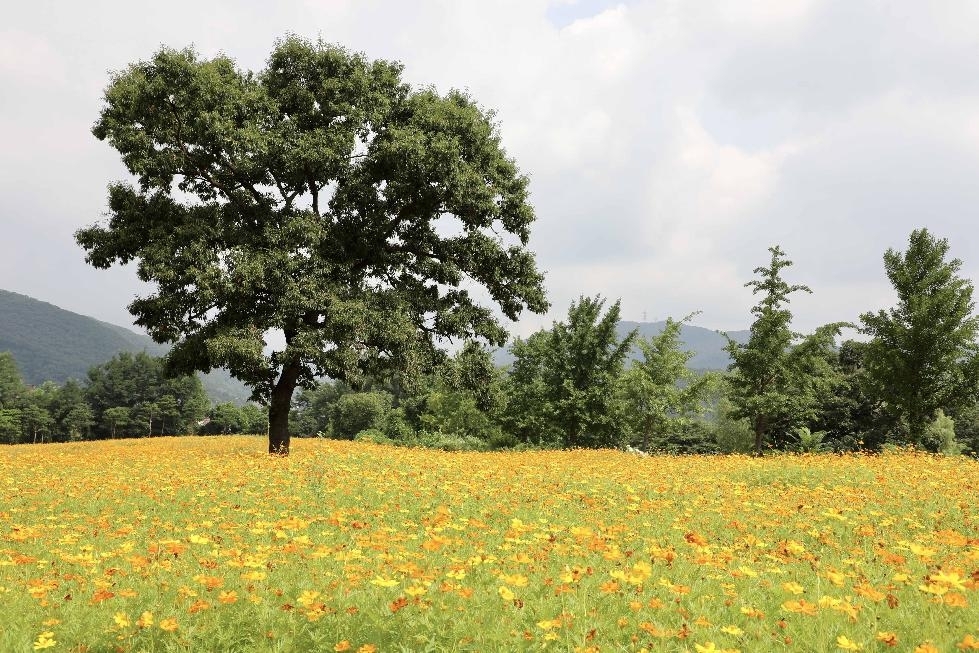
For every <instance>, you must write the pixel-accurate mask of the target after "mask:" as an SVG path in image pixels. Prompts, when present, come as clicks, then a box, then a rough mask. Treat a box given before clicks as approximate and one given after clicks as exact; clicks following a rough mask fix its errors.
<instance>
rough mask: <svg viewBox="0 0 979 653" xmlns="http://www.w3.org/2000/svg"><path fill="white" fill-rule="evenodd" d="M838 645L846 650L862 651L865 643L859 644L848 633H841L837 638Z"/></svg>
mask: <svg viewBox="0 0 979 653" xmlns="http://www.w3.org/2000/svg"><path fill="white" fill-rule="evenodd" d="M836 645H837V646H838V647H840V648H841V649H843V650H844V651H862V650H863V644H858V643H857V642H854V641H853V640H852V639H850V638H848V637H847V636H846V635H840V636H839V637H837V638H836Z"/></svg>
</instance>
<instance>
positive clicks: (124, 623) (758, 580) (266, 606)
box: [0, 437, 979, 653]
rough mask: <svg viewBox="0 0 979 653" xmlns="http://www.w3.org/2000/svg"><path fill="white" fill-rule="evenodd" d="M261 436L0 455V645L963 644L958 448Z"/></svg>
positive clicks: (966, 523)
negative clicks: (430, 446)
mask: <svg viewBox="0 0 979 653" xmlns="http://www.w3.org/2000/svg"><path fill="white" fill-rule="evenodd" d="M263 448H264V442H263V441H261V440H260V439H257V438H248V437H211V438H190V437H187V438H155V439H150V440H130V441H115V442H111V441H110V442H98V443H79V444H61V445H45V446H29V445H25V446H16V447H5V448H2V449H0V489H2V492H3V497H4V498H3V501H2V502H0V605H3V615H4V616H3V628H2V629H0V650H2V651H33V650H44V649H48V648H49V649H51V650H52V651H76V652H79V653H81V652H89V653H94V652H102V651H105V652H110V651H111V652H114V651H204V650H209V651H342V650H349V651H361V652H362V653H366V652H369V651H375V650H376V651H443V650H447V651H493V650H507V651H509V650H541V649H545V650H554V651H579V650H580V651H638V650H642V649H647V650H655V651H696V652H698V653H699V652H703V651H719V650H740V651H744V652H745V653H747V652H749V651H750V652H752V653H754V652H764V651H834V650H864V651H887V650H895V651H915V650H918V651H956V650H959V649H962V650H968V649H969V647H972V648H974V649H979V625H977V624H979V592H977V589H979V522H977V514H976V510H975V505H974V503H975V498H976V496H977V490H979V463H977V462H976V461H974V460H970V459H967V458H961V457H956V458H952V457H936V456H927V455H922V454H908V453H902V454H895V455H885V456H842V457H841V456H822V455H821V456H784V457H770V458H764V459H757V460H756V459H751V458H746V457H739V456H729V457H728V456H724V457H649V458H643V457H637V456H631V455H628V454H623V453H619V452H613V451H571V452H521V453H446V452H439V451H432V450H422V449H403V448H392V447H384V446H379V445H373V444H370V443H360V442H336V441H322V440H300V441H294V450H293V455H292V456H290V457H289V458H287V459H278V458H269V457H268V456H266V455H264V454H263V453H262V450H263ZM956 647H958V648H956Z"/></svg>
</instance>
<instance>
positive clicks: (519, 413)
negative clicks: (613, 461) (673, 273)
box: [507, 297, 636, 447]
mask: <svg viewBox="0 0 979 653" xmlns="http://www.w3.org/2000/svg"><path fill="white" fill-rule="evenodd" d="M604 305H605V300H604V299H602V298H601V297H596V298H594V299H592V298H586V297H581V298H579V300H578V301H577V302H573V303H572V304H571V307H570V309H569V310H568V320H567V322H555V323H554V326H553V327H552V328H551V329H550V331H542V332H538V333H536V334H534V335H532V336H531V337H530V338H528V339H527V340H517V342H516V343H515V344H514V346H513V350H512V351H513V355H514V356H515V361H514V363H513V366H512V368H511V369H510V377H509V383H508V384H507V386H508V397H507V414H508V416H507V420H508V425H509V428H510V430H511V432H513V433H514V434H516V435H518V437H520V438H521V439H522V440H523V441H524V442H532V443H536V444H545V443H548V442H552V441H553V439H554V438H555V437H556V438H557V439H558V442H559V443H560V444H561V445H562V446H565V447H603V446H604V447H614V446H617V445H619V444H620V441H621V438H622V430H623V420H622V410H621V405H620V402H619V400H618V397H617V393H616V390H617V387H618V380H619V377H620V376H621V374H622V371H623V367H624V362H625V358H626V356H627V355H628V353H629V350H630V348H631V347H632V345H633V342H634V341H635V338H636V333H635V331H633V332H630V333H629V334H627V335H626V337H625V338H623V339H622V340H619V339H618V337H617V334H616V324H617V323H618V321H619V312H620V306H619V302H618V301H616V302H615V304H613V305H612V306H611V307H609V309H608V311H607V312H606V313H605V315H604V316H603V315H602V309H603V307H604Z"/></svg>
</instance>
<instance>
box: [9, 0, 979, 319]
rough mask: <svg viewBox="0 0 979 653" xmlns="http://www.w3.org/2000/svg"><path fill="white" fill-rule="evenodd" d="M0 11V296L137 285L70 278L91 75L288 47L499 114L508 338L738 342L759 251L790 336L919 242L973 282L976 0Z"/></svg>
mask: <svg viewBox="0 0 979 653" xmlns="http://www.w3.org/2000/svg"><path fill="white" fill-rule="evenodd" d="M8 14H9V16H5V18H8V20H7V26H6V27H5V28H4V32H3V36H2V37H0V84H3V86H4V88H5V89H11V92H9V93H5V94H4V96H3V97H2V98H0V130H2V131H3V133H4V135H5V147H4V148H3V150H2V151H0V167H2V168H3V169H4V170H5V171H12V172H11V173H9V174H5V175H4V176H3V178H2V179H0V221H2V223H3V225H2V226H3V230H4V236H5V238H4V239H2V240H0V287H4V288H9V289H10V290H15V291H20V292H27V293H28V294H32V295H35V296H38V297H40V298H42V299H47V300H49V301H54V302H55V303H59V304H62V305H65V306H67V307H69V308H72V309H73V310H78V311H81V312H89V313H94V314H96V315H100V316H103V317H111V319H113V320H115V321H124V316H125V313H124V311H123V310H122V308H121V307H122V306H124V305H125V304H126V303H128V301H129V300H130V299H131V294H132V292H135V288H136V287H137V286H136V284H135V281H134V280H133V279H132V275H131V272H119V273H111V274H110V273H105V272H96V271H92V270H89V269H87V268H85V267H84V266H83V265H82V264H81V262H80V259H81V253H80V251H78V250H77V248H74V246H73V245H72V244H71V238H70V233H71V232H73V231H74V230H75V229H76V228H78V227H79V226H82V225H84V224H88V223H90V222H92V221H93V220H94V219H95V218H96V217H98V215H99V213H100V212H101V211H103V203H104V190H103V189H104V186H105V184H106V182H108V181H109V180H111V179H113V178H116V177H118V176H120V175H121V167H120V165H119V164H118V161H117V158H116V157H115V155H114V154H113V153H112V152H111V150H109V148H108V147H107V146H105V145H104V144H101V143H98V142H97V141H95V139H93V138H92V137H91V136H90V134H88V129H89V126H90V125H91V124H92V122H93V121H94V120H95V118H96V115H97V112H98V108H99V104H100V98H99V94H100V90H101V88H102V87H103V86H104V85H105V83H106V82H107V71H108V70H111V69H118V68H121V67H123V66H125V65H126V64H127V63H129V62H131V61H134V60H137V59H141V58H146V57H148V56H150V55H151V54H152V53H153V52H154V51H155V50H156V49H157V48H158V47H159V45H160V44H161V43H166V44H168V45H172V46H176V47H182V46H184V45H187V44H190V43H194V44H195V45H196V47H197V48H198V50H199V51H200V52H202V53H203V54H205V55H208V56H209V55H211V54H214V53H216V52H218V51H224V52H226V53H227V54H229V55H231V56H232V57H235V58H237V59H238V60H239V62H240V64H241V65H242V66H244V67H249V68H258V67H261V66H262V64H263V62H264V59H265V57H266V55H267V53H268V51H269V49H270V48H271V46H272V43H273V41H274V40H275V39H276V38H278V37H281V36H282V35H284V34H285V33H286V32H294V33H298V34H300V35H303V36H307V37H311V38H316V37H322V38H323V39H324V40H326V41H331V42H340V43H343V44H345V45H346V46H348V47H350V48H351V49H353V50H359V51H364V52H366V53H367V54H368V55H369V56H371V57H375V58H388V59H398V60H400V61H402V62H403V63H404V65H405V76H406V78H407V79H408V80H410V81H411V82H413V83H416V84H434V85H435V86H436V87H437V88H439V89H441V90H446V89H448V88H451V87H457V88H466V89H468V90H469V91H470V92H471V94H472V95H473V96H474V97H475V98H476V99H477V100H478V101H479V102H480V103H482V104H483V105H484V106H486V107H488V108H491V109H494V110H496V111H497V117H498V121H499V124H500V128H501V133H502V136H503V141H504V144H505V146H506V147H507V149H508V151H509V152H510V153H511V155H512V156H514V157H515V158H516V160H517V161H518V163H519V165H520V167H521V169H522V170H524V171H526V172H527V173H528V174H530V176H531V192H532V196H533V200H534V203H535V206H536V209H537V214H538V223H537V225H536V229H535V231H534V236H533V239H532V247H533V248H534V249H535V250H537V251H538V254H539V262H540V265H541V267H542V268H544V269H546V270H548V271H549V277H548V287H549V290H550V294H551V299H552V302H553V304H554V312H553V313H552V315H551V316H549V317H547V318H543V319H537V318H530V319H528V320H527V321H526V322H525V323H524V324H523V325H521V326H520V327H519V328H520V329H521V331H522V332H525V331H526V329H527V328H528V325H532V326H533V327H536V326H538V325H539V324H546V323H548V322H549V319H550V317H560V316H561V315H563V314H564V313H565V311H566V309H567V306H568V304H569V303H570V301H571V300H572V299H574V298H576V297H577V296H578V295H579V294H598V293H601V294H603V295H605V296H608V297H611V298H615V297H619V296H621V297H622V298H623V309H624V311H625V315H626V317H628V318H631V319H639V318H640V317H641V314H642V311H647V313H648V314H649V316H650V317H653V316H658V317H665V316H666V315H674V316H682V315H684V314H686V313H687V312H689V311H691V310H695V309H702V310H703V311H704V313H703V315H702V316H701V317H700V318H699V320H700V321H701V323H703V324H705V325H708V326H720V327H725V328H732V329H733V328H743V327H745V326H747V324H748V323H749V321H750V315H749V313H748V310H749V308H750V306H751V305H752V304H753V303H754V301H753V298H752V297H751V294H750V291H749V290H748V289H746V288H744V287H743V284H744V282H745V281H747V280H749V278H750V276H751V270H752V269H753V268H754V267H756V266H758V265H761V264H763V263H765V262H766V259H767V251H766V248H767V247H768V246H769V245H771V244H774V243H781V244H782V245H783V247H784V248H785V249H786V250H787V252H788V254H789V257H790V258H792V259H793V260H795V261H796V266H795V267H793V268H791V269H790V270H791V276H792V278H793V280H795V281H800V282H804V283H808V284H809V285H811V286H812V287H813V290H814V291H815V293H814V295H812V297H810V298H801V297H800V298H799V299H798V300H796V301H795V302H793V306H794V308H796V311H795V312H796V315H797V317H798V326H799V328H802V329H807V328H811V327H813V326H815V325H817V324H819V323H822V322H826V321H830V320H839V319H854V318H855V317H856V315H857V314H858V313H859V312H861V311H863V310H867V309H869V308H875V307H880V306H882V305H886V302H889V301H890V300H891V298H890V295H889V294H888V292H889V291H888V287H887V283H886V280H885V279H884V278H883V272H882V267H881V263H880V261H881V255H882V253H883V251H884V249H886V248H887V247H903V246H904V244H905V242H906V238H907V234H908V233H909V232H910V230H911V229H912V228H914V227H916V226H922V225H924V226H929V227H931V228H933V230H934V231H935V232H936V233H938V234H939V235H943V236H947V237H949V238H950V240H951V242H952V246H953V253H954V254H955V255H957V256H960V257H962V258H963V259H965V261H966V271H967V272H968V273H969V274H974V273H975V272H976V271H979V248H975V249H973V248H971V247H970V243H971V242H973V241H975V240H976V239H977V236H979V230H977V227H976V221H975V219H974V208H973V207H974V206H976V205H977V202H979V190H977V188H979V186H977V185H976V184H975V183H974V180H973V173H972V171H973V170H975V169H976V165H977V163H979V118H976V116H979V58H977V57H975V52H976V49H977V47H979V29H976V27H975V26H976V25H977V24H979V20H977V19H979V5H976V4H975V3H971V2H967V1H965V0H963V1H960V2H955V1H952V0H948V1H943V2H928V3H923V2H917V1H914V0H894V1H891V2H878V1H876V0H869V1H867V2H852V0H767V1H763V0H744V1H740V2H730V1H728V0H712V1H708V2H682V1H678V0H669V1H665V2H664V1H662V0H656V1H654V0H632V1H627V2H620V3H616V2H611V1H605V0H581V1H576V0H504V1H501V2H495V3H486V2H477V1H475V0H473V1H467V2H461V1H452V0H429V1H421V2H414V3H400V2H393V1H381V0H367V1H358V2H352V1H339V0H329V1H327V0H324V1H322V2H301V1H298V0H296V1H292V2H288V1H287V2H280V3H276V4H274V5H270V4H268V3H263V2H258V1H257V0H254V1H251V2H245V3H237V2H236V3H231V2H227V1H226V2H215V3H209V4H205V5H202V4H201V3H196V2H189V1H188V0H177V1H176V2H172V3H157V4H152V5H149V4H148V5H145V6H142V7H141V8H140V9H139V10H136V11H134V10H133V8H132V6H131V5H130V4H128V3H123V2H122V1H121V0H103V1H102V2H97V3H81V4H71V3H67V4H64V3H62V5H61V6H60V7H59V11H57V12H53V11H51V7H50V6H47V5H45V4H43V3H21V4H20V5H18V6H17V7H16V8H15V9H13V10H10V11H8ZM188 16H193V17H194V19H193V20H188V19H187V17H188ZM28 223H29V224H28ZM58 234H60V235H58ZM66 234H67V235H66ZM38 239H47V241H46V243H45V244H44V245H40V246H39V245H38ZM32 249H33V250H40V253H39V254H38V257H39V258H35V259H34V262H33V263H32V262H31V260H30V259H28V258H25V256H24V255H23V252H25V251H29V250H32ZM45 250H47V251H45ZM46 256H50V257H56V258H54V259H52V260H57V261H69V263H64V264H57V265H53V264H44V263H43V260H46V259H43V257H46ZM42 259H43V260H42ZM970 259H975V260H970ZM15 261H16V265H17V266H19V267H17V269H16V270H15V269H14V267H13V266H14V265H15V263H14V262H15ZM25 268H31V270H32V271H31V272H30V273H25V272H23V271H22V270H23V269H25ZM99 275H102V276H99ZM127 275H128V276H127ZM93 279H106V282H105V283H106V289H105V291H104V292H101V293H93V292H92V288H93V287H94V285H95V283H97V282H93V281H92V280H93ZM125 279H128V281H126V282H125V283H124V282H123V281H121V280H125ZM127 283H128V284H130V285H129V286H127ZM125 287H129V288H132V289H134V290H133V291H131V292H129V293H128V294H127V293H126V292H122V291H121V289H122V288H125ZM119 295H125V296H119ZM120 315H121V316H123V317H120Z"/></svg>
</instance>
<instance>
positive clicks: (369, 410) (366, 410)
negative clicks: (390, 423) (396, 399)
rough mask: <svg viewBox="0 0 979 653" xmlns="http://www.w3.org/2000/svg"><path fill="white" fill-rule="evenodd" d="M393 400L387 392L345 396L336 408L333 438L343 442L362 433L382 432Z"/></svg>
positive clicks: (339, 400)
mask: <svg viewBox="0 0 979 653" xmlns="http://www.w3.org/2000/svg"><path fill="white" fill-rule="evenodd" d="M392 399H393V398H392V397H391V395H390V394H388V393H386V392H357V393H353V394H345V395H343V396H342V397H340V398H339V399H338V400H337V402H336V405H335V406H334V414H333V436H334V437H336V438H339V439H341V440H352V439H353V438H354V436H355V435H357V434H358V433H360V432H361V431H365V430H367V429H377V430H380V429H381V428H383V426H384V419H385V417H386V416H387V413H388V411H390V410H391V407H392Z"/></svg>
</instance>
